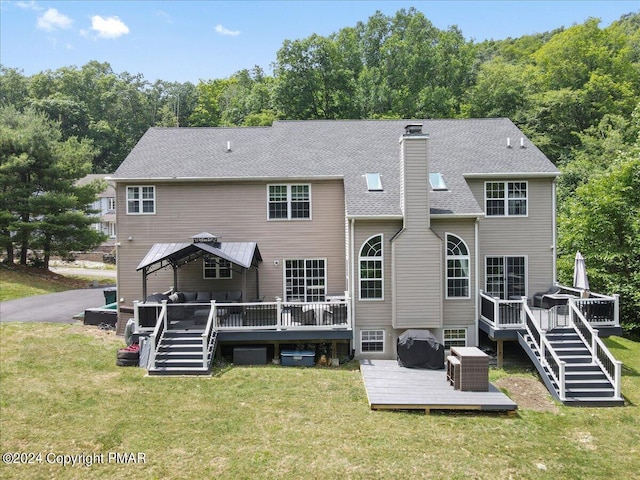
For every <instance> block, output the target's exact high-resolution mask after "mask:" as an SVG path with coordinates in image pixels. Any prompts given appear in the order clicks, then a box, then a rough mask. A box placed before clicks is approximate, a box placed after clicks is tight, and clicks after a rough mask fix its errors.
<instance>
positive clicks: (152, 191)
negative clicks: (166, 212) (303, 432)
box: [127, 185, 156, 215]
mask: <svg viewBox="0 0 640 480" xmlns="http://www.w3.org/2000/svg"><path fill="white" fill-rule="evenodd" d="M154 213H156V187H154V186H153V185H148V186H135V187H127V214H128V215H152V214H154Z"/></svg>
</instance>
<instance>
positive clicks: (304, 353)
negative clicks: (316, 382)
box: [280, 350, 315, 367]
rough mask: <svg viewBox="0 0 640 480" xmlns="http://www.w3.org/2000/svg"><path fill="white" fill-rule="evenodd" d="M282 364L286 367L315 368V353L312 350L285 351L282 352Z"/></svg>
mask: <svg viewBox="0 0 640 480" xmlns="http://www.w3.org/2000/svg"><path fill="white" fill-rule="evenodd" d="M280 363H281V364H282V365H284V366H285V367H313V366H314V365H315V353H313V352H312V351H311V350H283V351H282V352H280Z"/></svg>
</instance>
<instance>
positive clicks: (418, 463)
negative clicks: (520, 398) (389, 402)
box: [0, 323, 640, 479]
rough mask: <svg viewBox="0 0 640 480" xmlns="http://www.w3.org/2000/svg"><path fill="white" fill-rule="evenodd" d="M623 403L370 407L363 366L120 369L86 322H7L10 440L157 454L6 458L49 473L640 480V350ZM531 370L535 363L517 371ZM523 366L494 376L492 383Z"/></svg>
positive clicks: (616, 341)
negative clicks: (511, 408)
mask: <svg viewBox="0 0 640 480" xmlns="http://www.w3.org/2000/svg"><path fill="white" fill-rule="evenodd" d="M607 343H608V344H609V346H610V348H611V350H612V351H613V353H614V355H615V356H616V357H617V358H618V359H620V360H622V361H623V362H624V363H625V368H624V372H623V393H624V394H625V396H626V397H627V400H628V402H629V405H628V406H626V407H624V408H589V409H580V408H569V407H564V406H560V407H559V409H558V412H559V413H546V412H545V413H543V412H537V411H533V410H519V411H518V414H517V415H516V416H515V417H508V416H505V415H499V414H476V413H469V414H467V413H445V414H432V415H430V416H426V415H423V414H417V413H409V412H389V411H379V412H376V411H371V410H369V407H368V403H367V398H366V392H365V390H364V386H363V383H362V379H361V376H360V373H359V372H358V371H357V370H350V369H348V368H346V369H326V368H310V369H298V368H284V367H276V366H267V367H227V368H225V369H220V370H216V371H215V376H213V377H212V378H156V377H151V378H149V377H145V372H144V371H143V370H141V369H138V368H119V367H116V366H115V351H116V349H117V348H119V347H121V346H122V345H123V343H122V339H121V338H118V337H116V336H115V335H113V333H111V332H103V331H100V330H98V329H96V328H93V327H85V326H80V325H53V324H13V323H12V324H4V325H1V326H0V382H1V383H0V387H1V388H0V392H1V393H0V412H1V416H0V447H1V448H0V449H1V450H2V452H3V453H4V452H42V453H43V455H44V454H46V453H47V452H54V453H56V454H59V455H79V454H83V453H84V454H85V457H86V456H88V455H91V454H94V453H95V454H104V455H105V462H106V460H107V454H108V452H134V453H137V452H143V453H144V454H145V460H146V463H144V464H116V463H113V462H112V463H105V464H94V465H92V466H90V467H87V466H66V467H63V466H61V465H57V464H47V463H46V461H45V458H44V457H43V462H42V464H32V465H0V477H2V478H16V479H21V478H24V479H39V478H57V479H64V478H83V479H84V478H109V479H111V478H128V479H132V478H162V479H165V478H170V479H174V478H175V479H179V478H184V479H187V478H230V479H231V478H233V479H238V478H240V479H241V478H292V479H294V478H295V479H301V478H400V479H402V478H414V477H425V476H428V477H430V478H446V479H463V478H465V479H466V478H475V479H485V478H486V479H495V478H518V479H590V478H593V479H596V478H631V477H633V476H634V475H637V473H638V472H639V471H640V452H639V450H640V407H639V406H638V405H640V373H639V372H640V345H639V344H637V343H634V342H632V341H630V340H626V339H622V338H617V337H616V338H612V339H609V340H607ZM515 373H517V374H519V373H521V372H515ZM512 374H514V372H511V371H508V370H499V371H495V370H494V371H492V378H496V377H503V378H504V377H508V376H509V375H512Z"/></svg>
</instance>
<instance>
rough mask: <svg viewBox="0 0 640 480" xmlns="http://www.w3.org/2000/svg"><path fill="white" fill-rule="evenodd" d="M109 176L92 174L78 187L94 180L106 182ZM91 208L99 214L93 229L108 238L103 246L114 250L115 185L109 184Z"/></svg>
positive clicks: (81, 181)
mask: <svg viewBox="0 0 640 480" xmlns="http://www.w3.org/2000/svg"><path fill="white" fill-rule="evenodd" d="M109 176H110V175H108V174H104V173H102V174H101V173H92V174H89V175H86V176H85V177H83V178H81V179H80V180H79V181H78V185H86V184H88V183H91V182H92V181H94V180H104V179H105V178H108V177H109ZM91 208H92V209H93V210H95V211H96V212H98V213H97V214H96V217H97V218H96V223H94V224H92V225H91V227H92V228H93V229H94V230H97V231H98V232H102V233H104V234H105V235H106V236H107V237H108V239H107V241H106V242H104V244H103V245H104V246H107V247H111V248H113V247H114V246H115V239H116V191H115V189H114V187H113V185H111V184H107V187H106V189H105V190H104V191H102V192H100V193H99V194H98V195H97V198H96V201H95V202H93V204H92V205H91Z"/></svg>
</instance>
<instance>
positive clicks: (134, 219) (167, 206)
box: [117, 180, 347, 305]
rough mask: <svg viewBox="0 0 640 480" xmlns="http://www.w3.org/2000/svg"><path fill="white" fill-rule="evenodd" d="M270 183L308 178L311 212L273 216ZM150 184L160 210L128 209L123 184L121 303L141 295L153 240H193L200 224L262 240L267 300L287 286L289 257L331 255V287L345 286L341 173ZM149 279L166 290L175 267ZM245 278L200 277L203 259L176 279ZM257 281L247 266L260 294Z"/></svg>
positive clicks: (218, 285) (215, 285) (210, 285)
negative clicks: (318, 177) (304, 216)
mask: <svg viewBox="0 0 640 480" xmlns="http://www.w3.org/2000/svg"><path fill="white" fill-rule="evenodd" d="M269 183H311V185H312V187H311V199H312V220H295V221H268V220H267V187H266V185H267V184H269ZM149 184H150V185H155V186H156V214H155V215H127V214H126V199H125V195H126V184H124V183H122V184H118V191H117V204H118V209H117V215H118V217H117V221H118V230H119V232H118V242H120V245H121V246H120V247H119V248H118V296H119V298H121V299H124V301H123V302H122V303H124V304H127V305H130V304H131V303H132V302H133V301H134V300H140V299H141V297H142V280H141V279H142V274H141V273H140V272H136V271H135V269H136V267H137V265H138V263H139V262H140V261H141V260H142V258H143V257H144V256H145V254H146V253H147V251H148V250H149V248H150V247H151V246H152V245H153V244H154V243H172V242H189V241H190V237H191V236H192V235H195V234H198V233H200V232H203V231H207V232H209V233H212V234H214V235H217V236H218V237H219V240H220V241H222V242H225V241H227V242H232V241H255V242H257V244H258V248H259V249H260V252H261V254H262V258H263V262H262V263H261V264H260V266H259V276H260V296H261V297H264V299H265V301H273V299H274V298H275V297H276V296H280V297H282V296H283V294H284V291H283V290H284V286H283V277H284V262H283V260H284V259H301V258H323V259H326V262H327V263H326V266H327V294H343V293H344V291H345V290H346V287H347V285H346V281H345V278H346V274H345V248H344V246H345V241H346V240H345V229H344V220H343V219H344V211H345V207H344V188H343V183H342V180H332V181H317V182H248V181H245V182H231V181H229V182H218V183H216V182H192V183H177V182H176V183H159V182H156V183H149ZM128 237H132V240H130V241H129V240H128ZM275 260H278V261H279V265H277V266H276V265H275V264H274V261H275ZM148 280H149V282H148V292H149V293H151V292H154V291H165V290H167V289H168V288H170V287H171V286H172V285H173V274H172V271H171V269H170V268H169V269H165V270H162V271H159V272H157V274H152V275H150V276H149V279H148ZM241 281H242V277H241V275H240V273H237V272H234V274H233V279H232V280H229V281H223V280H205V279H203V274H202V261H201V260H196V261H194V262H193V263H192V264H189V265H187V266H185V267H183V268H182V269H180V271H179V279H178V283H179V288H180V289H184V290H186V289H193V290H238V289H240V285H241ZM254 285H255V278H254V274H253V273H252V272H249V273H248V275H247V286H248V288H249V295H254V296H255V291H254V290H255V287H254ZM249 295H248V296H249Z"/></svg>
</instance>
